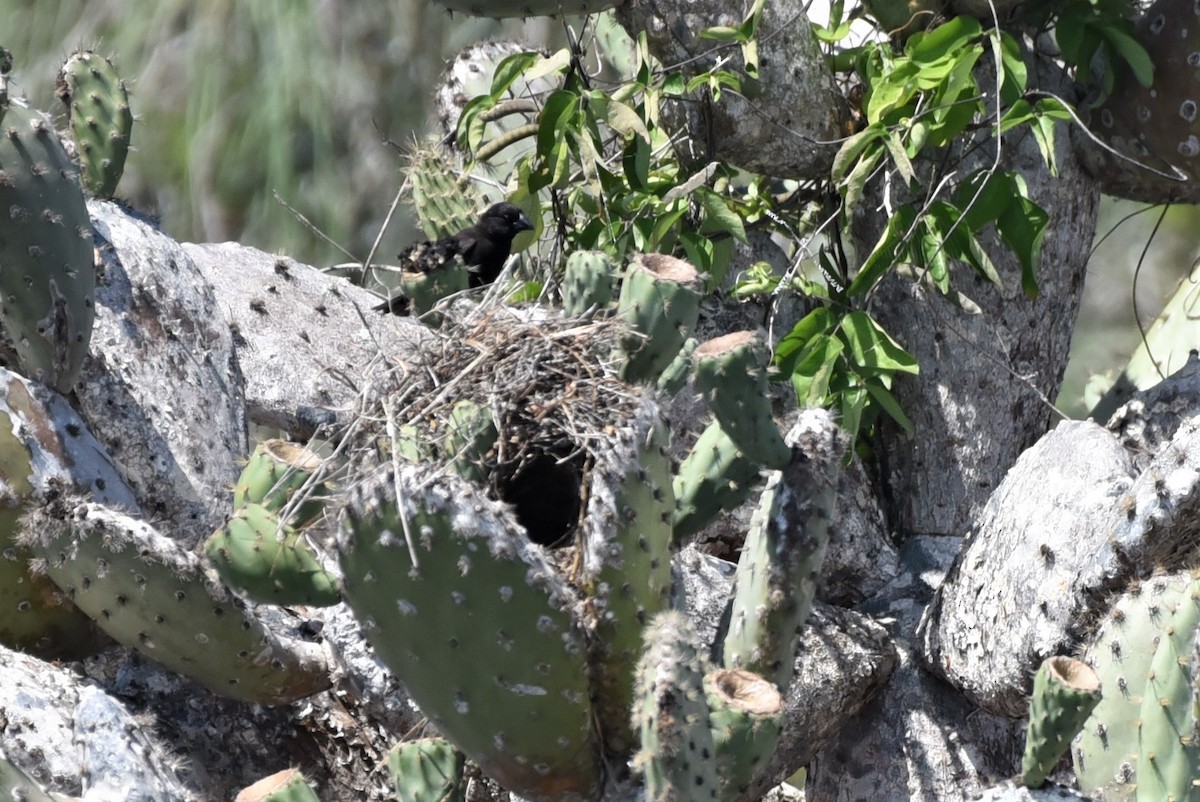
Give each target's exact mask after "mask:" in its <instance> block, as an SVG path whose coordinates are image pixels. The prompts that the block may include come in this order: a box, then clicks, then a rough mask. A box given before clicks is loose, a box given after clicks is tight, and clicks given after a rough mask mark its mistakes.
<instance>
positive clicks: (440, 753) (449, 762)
mask: <svg viewBox="0 0 1200 802" xmlns="http://www.w3.org/2000/svg"><path fill="white" fill-rule="evenodd" d="M387 767H388V774H390V775H391V778H392V787H393V788H394V789H395V798H396V800H397V802H466V799H467V783H466V778H465V777H464V775H463V772H464V770H465V768H466V759H465V758H464V757H463V753H462V752H460V751H458V750H457V749H455V748H454V745H453V744H452V743H450V742H449V741H447V740H445V739H444V738H421V739H420V740H416V741H409V742H407V743H400V744H396V745H395V746H393V747H392V748H391V751H389V752H388V755H387Z"/></svg>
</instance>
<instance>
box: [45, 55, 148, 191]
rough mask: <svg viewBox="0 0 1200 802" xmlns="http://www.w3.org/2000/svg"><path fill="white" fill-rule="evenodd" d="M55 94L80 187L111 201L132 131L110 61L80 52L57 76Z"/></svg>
mask: <svg viewBox="0 0 1200 802" xmlns="http://www.w3.org/2000/svg"><path fill="white" fill-rule="evenodd" d="M55 94H56V95H58V98H59V99H60V100H62V102H63V104H64V105H65V106H66V107H67V124H68V126H69V127H70V129H71V136H72V138H73V139H74V140H75V150H76V153H77V155H78V157H79V163H80V166H81V167H82V168H83V175H82V178H83V185H84V187H86V188H87V190H88V192H90V193H91V194H92V195H94V196H95V197H97V198H111V197H112V196H113V193H114V192H116V190H117V183H118V182H120V180H121V174H122V173H123V172H124V171H125V159H126V157H127V156H128V155H129V138H130V134H131V133H132V131H133V112H132V111H130V109H129V92H128V89H127V88H126V86H125V82H124V81H122V80H121V76H120V75H118V74H117V69H116V67H114V66H113V63H112V62H111V61H109V60H108V59H106V58H104V57H103V56H101V55H98V54H96V53H92V52H89V51H86V50H80V51H78V52H76V53H73V54H71V56H70V57H68V58H67V60H66V63H64V64H63V66H62V68H61V69H60V70H59V72H58V83H57V87H56V91H55Z"/></svg>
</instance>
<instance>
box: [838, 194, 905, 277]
mask: <svg viewBox="0 0 1200 802" xmlns="http://www.w3.org/2000/svg"><path fill="white" fill-rule="evenodd" d="M915 217H916V213H915V212H914V211H913V210H912V208H911V207H909V206H902V207H900V208H899V209H897V210H896V213H895V214H893V215H892V217H891V219H890V220H888V224H887V228H885V229H884V230H883V234H881V235H880V237H879V242H877V243H875V247H874V248H873V249H872V250H871V253H870V254H868V255H867V258H866V259H864V260H863V263H862V267H860V268H859V269H858V274H857V275H856V276H855V277H854V280H853V281H851V282H850V287H849V289H848V290H846V292H847V294H848V295H851V296H857V295H864V294H866V293H867V292H869V291H870V290H871V288H872V287H874V286H875V283H876V282H878V281H879V279H880V278H882V277H883V274H884V273H886V272H887V271H888V269H889V268H891V267H892V266H893V265H895V264H896V263H897V262H899V261H901V260H902V259H903V257H904V256H905V255H906V250H907V249H906V248H904V244H905V243H904V237H905V235H906V234H907V233H908V230H909V228H911V227H912V224H913V221H914V219H915Z"/></svg>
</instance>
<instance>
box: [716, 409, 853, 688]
mask: <svg viewBox="0 0 1200 802" xmlns="http://www.w3.org/2000/svg"><path fill="white" fill-rule="evenodd" d="M788 439H789V441H790V442H792V444H793V446H792V447H793V449H794V451H795V455H794V457H793V458H792V460H791V463H790V464H789V465H788V466H787V467H786V468H785V469H784V470H782V471H776V472H775V473H774V474H772V475H771V477H770V479H768V481H767V486H766V487H765V488H764V489H763V493H762V500H761V501H760V503H759V507H758V510H757V511H756V512H755V514H754V517H753V518H752V519H751V522H750V531H749V532H748V533H747V534H746V542H745V545H744V546H743V547H742V555H741V559H739V560H738V566H737V574H736V578H735V581H736V589H735V591H734V597H733V603H732V608H731V610H730V621H729V630H728V632H727V633H726V636H725V641H724V651H723V665H724V667H725V668H742V669H745V670H747V671H752V672H754V673H756V674H759V675H760V676H762V677H764V678H765V679H767V680H769V681H770V682H773V683H775V685H776V686H778V688H779V690H780V692H781V693H786V692H787V688H788V685H790V684H791V681H792V672H793V670H794V668H795V659H796V644H797V642H798V640H799V637H800V628H801V627H802V626H804V622H805V621H806V620H807V619H808V614H809V611H810V610H811V608H812V600H813V596H814V595H815V593H816V585H817V575H818V573H819V572H820V570H821V564H822V562H823V561H824V559H825V549H826V547H827V546H828V545H829V530H830V527H831V525H832V522H833V521H832V519H833V514H834V509H835V506H836V501H837V479H838V472H839V471H840V470H841V458H842V452H843V450H844V448H845V443H844V437H843V436H842V434H841V432H840V430H839V429H838V428H837V424H836V423H835V422H834V420H833V416H832V415H831V414H830V413H829V412H827V411H825V410H819V409H808V410H804V411H802V412H801V414H800V419H799V421H798V422H797V423H796V425H795V426H794V427H793V428H792V431H791V432H790V433H789V438H788Z"/></svg>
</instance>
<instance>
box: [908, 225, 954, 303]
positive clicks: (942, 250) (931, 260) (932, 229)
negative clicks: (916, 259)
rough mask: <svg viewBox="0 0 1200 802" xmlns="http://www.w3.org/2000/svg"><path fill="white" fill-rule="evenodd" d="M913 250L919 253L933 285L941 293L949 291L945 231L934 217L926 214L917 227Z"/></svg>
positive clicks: (948, 266) (948, 265) (948, 263)
mask: <svg viewBox="0 0 1200 802" xmlns="http://www.w3.org/2000/svg"><path fill="white" fill-rule="evenodd" d="M914 246H915V247H914V250H915V251H916V252H917V253H919V254H920V257H921V265H922V266H923V267H924V268H925V269H926V270H927V271H928V273H929V277H930V278H931V279H932V280H933V283H934V285H936V286H937V288H938V289H939V290H941V291H942V292H943V293H946V292H949V291H950V262H949V260H948V259H947V258H946V256H947V255H946V231H945V230H943V228H942V227H941V226H940V225H939V221H938V219H937V218H936V217H934V216H932V215H929V214H926V215H923V216H922V217H921V225H920V226H919V227H918V228H917V236H916V242H915V243H914Z"/></svg>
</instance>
